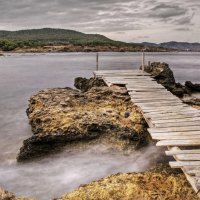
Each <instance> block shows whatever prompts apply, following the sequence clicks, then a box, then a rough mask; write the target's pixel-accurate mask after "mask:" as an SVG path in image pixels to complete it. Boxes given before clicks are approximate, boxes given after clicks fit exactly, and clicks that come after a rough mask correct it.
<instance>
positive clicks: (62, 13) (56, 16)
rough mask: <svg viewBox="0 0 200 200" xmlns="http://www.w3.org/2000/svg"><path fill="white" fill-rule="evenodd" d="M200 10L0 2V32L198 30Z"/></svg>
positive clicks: (113, 1) (188, 2)
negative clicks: (36, 29) (41, 28)
mask: <svg viewBox="0 0 200 200" xmlns="http://www.w3.org/2000/svg"><path fill="white" fill-rule="evenodd" d="M199 8H200V2H199V0H184V1H183V0H176V1H173V0H134V1H133V0H123V1H121V0H42V1H41V0H20V1H17V0H0V19H1V20H0V29H9V30H15V29H23V28H40V27H56V28H66V29H75V30H79V31H83V32H88V33H97V32H99V33H101V32H103V33H108V34H109V33H113V35H114V33H115V35H114V36H116V37H117V36H119V37H120V34H119V33H120V32H131V31H133V32H134V31H137V32H138V31H140V32H141V33H142V34H141V35H144V34H143V31H152V30H164V29H165V28H166V27H167V28H170V29H171V30H173V31H176V29H178V28H181V25H187V26H188V28H190V27H189V26H194V28H193V29H194V30H195V27H196V26H197V25H196V24H197V23H198V22H197V21H195V19H196V18H197V17H196V16H199V13H200V12H199ZM179 26H180V27H179ZM196 30H197V29H196ZM177 31H178V30H177ZM179 31H181V30H179ZM124 35H125V34H124ZM145 35H146V34H145ZM130 37H131V36H130ZM169 37H170V36H169ZM131 38H132V37H131ZM172 39H173V38H172ZM127 40H129V39H127ZM169 40H171V39H170V38H169Z"/></svg>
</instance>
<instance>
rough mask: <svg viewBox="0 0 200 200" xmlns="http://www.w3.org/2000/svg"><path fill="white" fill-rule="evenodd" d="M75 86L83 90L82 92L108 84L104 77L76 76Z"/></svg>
mask: <svg viewBox="0 0 200 200" xmlns="http://www.w3.org/2000/svg"><path fill="white" fill-rule="evenodd" d="M74 86H75V87H76V88H77V89H79V90H81V91H82V92H86V91H88V90H90V89H91V88H93V87H101V86H106V84H105V82H104V81H103V80H102V79H99V78H90V79H87V78H82V77H77V78H75V81H74Z"/></svg>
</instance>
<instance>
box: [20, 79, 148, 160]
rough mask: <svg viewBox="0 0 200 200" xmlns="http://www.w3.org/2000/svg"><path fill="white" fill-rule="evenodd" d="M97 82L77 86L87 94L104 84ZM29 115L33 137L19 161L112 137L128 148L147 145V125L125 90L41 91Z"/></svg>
mask: <svg viewBox="0 0 200 200" xmlns="http://www.w3.org/2000/svg"><path fill="white" fill-rule="evenodd" d="M79 80H82V79H79ZM83 80H84V79H83ZM84 81H87V80H84ZM96 81H97V80H92V79H90V80H89V81H88V83H89V84H88V86H87V87H82V85H81V84H82V83H80V82H78V81H77V80H76V83H77V85H78V88H80V89H82V90H83V91H86V90H88V88H90V87H91V85H95V84H94V83H97V85H98V84H99V83H100V85H101V84H102V82H101V81H97V82H96ZM81 82H82V81H81ZM78 83H79V84H78ZM90 83H91V84H90ZM27 115H28V118H29V122H30V125H31V127H32V131H33V136H32V137H30V138H29V139H27V140H25V141H24V143H23V146H22V148H21V149H20V153H19V155H18V158H17V159H18V161H24V160H29V159H33V158H34V157H39V156H43V155H46V154H48V153H52V152H55V151H58V150H61V149H62V148H63V146H65V145H67V144H69V143H71V142H73V141H86V140H92V139H97V138H104V137H110V138H115V140H116V141H126V145H125V148H128V146H129V145H130V146H131V147H134V148H138V147H140V146H143V145H145V144H147V143H148V136H147V134H148V133H147V130H146V127H147V125H146V122H145V120H144V119H143V117H142V115H141V114H140V112H139V110H138V108H137V107H136V106H135V105H134V104H133V103H132V102H131V100H130V97H129V96H128V93H127V91H126V89H125V88H120V87H110V88H109V87H93V88H91V89H90V90H88V91H87V92H85V93H82V92H80V91H78V90H74V89H71V88H55V89H47V90H42V91H40V92H39V93H38V94H36V95H33V96H32V97H31V98H30V101H29V107H28V109H27ZM108 141H109V139H108Z"/></svg>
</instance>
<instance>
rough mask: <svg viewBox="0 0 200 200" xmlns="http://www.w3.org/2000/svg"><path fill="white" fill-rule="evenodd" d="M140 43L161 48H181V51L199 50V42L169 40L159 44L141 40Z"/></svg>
mask: <svg viewBox="0 0 200 200" xmlns="http://www.w3.org/2000/svg"><path fill="white" fill-rule="evenodd" d="M141 44H143V45H146V46H152V47H163V48H168V49H175V50H183V51H200V43H189V42H176V41H171V42H164V43H160V44H156V43H149V42H143V43H141Z"/></svg>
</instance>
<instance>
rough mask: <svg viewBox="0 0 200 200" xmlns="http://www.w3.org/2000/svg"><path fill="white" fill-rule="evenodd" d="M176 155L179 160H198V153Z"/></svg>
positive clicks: (199, 157) (199, 159)
mask: <svg viewBox="0 0 200 200" xmlns="http://www.w3.org/2000/svg"><path fill="white" fill-rule="evenodd" d="M176 157H177V159H178V160H180V161H200V154H181V155H176ZM199 172H200V170H199Z"/></svg>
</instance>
